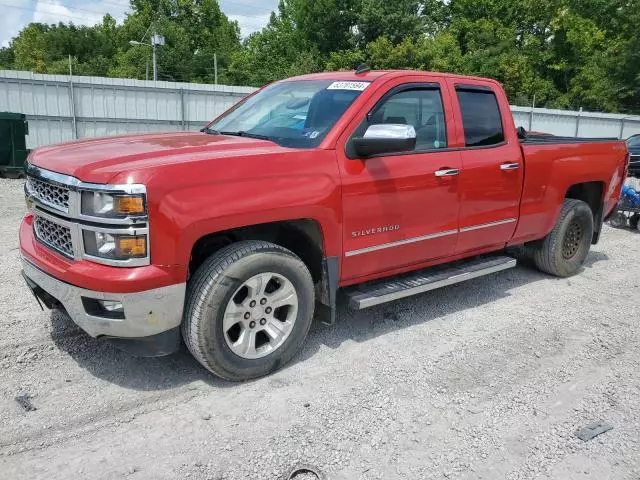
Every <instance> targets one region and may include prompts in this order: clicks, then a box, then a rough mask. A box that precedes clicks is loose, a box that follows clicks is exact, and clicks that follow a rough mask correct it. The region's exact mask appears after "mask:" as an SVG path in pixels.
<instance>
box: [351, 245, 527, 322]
mask: <svg viewBox="0 0 640 480" xmlns="http://www.w3.org/2000/svg"><path fill="white" fill-rule="evenodd" d="M515 266H516V259H515V258H512V257H506V256H491V257H486V256H485V257H477V258H474V259H472V260H467V261H463V262H455V263H454V264H451V265H443V266H442V267H433V268H429V269H425V270H420V271H418V272H414V273H411V274H408V275H403V276H401V277H393V278H392V279H390V280H383V281H376V282H370V283H366V284H363V285H360V286H359V287H358V288H357V289H356V290H354V291H351V292H349V293H347V295H348V296H349V306H350V307H351V308H353V309H356V310H362V309H363V308H368V307H373V306H374V305H379V304H381V303H386V302H391V301H393V300H398V299H399V298H405V297H410V296H411V295H416V294H418V293H423V292H428V291H429V290H435V289H436V288H440V287H446V286H447V285H453V284H454V283H460V282H464V281H465V280H471V279H472V278H477V277H482V276H484V275H489V274H490V273H495V272H500V271H502V270H507V269H509V268H513V267H515Z"/></svg>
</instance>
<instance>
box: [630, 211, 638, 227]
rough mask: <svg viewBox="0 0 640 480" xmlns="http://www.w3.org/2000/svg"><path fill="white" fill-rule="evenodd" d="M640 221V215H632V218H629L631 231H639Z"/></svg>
mask: <svg viewBox="0 0 640 480" xmlns="http://www.w3.org/2000/svg"><path fill="white" fill-rule="evenodd" d="M639 221H640V214H638V213H634V214H633V215H631V218H629V228H630V229H631V230H638V223H639Z"/></svg>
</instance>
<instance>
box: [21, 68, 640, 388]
mask: <svg viewBox="0 0 640 480" xmlns="http://www.w3.org/2000/svg"><path fill="white" fill-rule="evenodd" d="M627 164H628V153H627V148H626V146H625V143H624V142H623V141H617V140H615V139H592V140H584V139H574V138H559V137H553V136H548V135H535V136H533V135H530V136H528V135H527V134H526V132H524V130H522V129H519V130H517V129H516V127H515V126H514V123H513V118H512V115H511V112H510V109H509V104H508V103H507V98H506V96H505V93H504V91H503V89H502V88H501V86H500V84H499V83H497V82H495V81H493V80H488V79H481V78H473V77H466V76H456V75H445V74H440V73H424V72H413V71H366V70H365V71H356V72H339V73H321V74H315V75H306V76H301V77H296V78H292V79H288V80H283V81H280V82H276V83H273V84H271V85H269V86H267V87H265V88H263V89H261V90H259V91H257V92H256V93H254V94H252V95H250V96H249V97H247V98H245V99H243V100H242V101H241V102H240V103H238V104H237V105H236V106H234V107H233V108H231V109H230V110H228V111H227V112H225V113H223V114H222V115H221V116H219V117H218V118H217V119H216V120H214V121H213V122H212V123H211V124H209V125H208V126H207V127H206V128H204V129H203V130H202V131H201V132H197V133H165V134H149V135H134V136H121V137H112V138H98V139H88V140H81V141H75V142H70V143H65V144H61V145H56V146H52V147H45V148H39V149H37V150H36V151H34V152H32V153H31V155H30V157H29V159H28V165H27V167H26V173H27V182H26V185H25V193H26V197H27V204H28V206H29V213H28V214H27V215H26V216H25V217H24V220H23V221H22V225H21V227H20V250H21V258H22V268H23V274H24V277H25V279H26V280H27V283H28V285H29V286H30V288H31V289H32V291H33V292H34V293H35V295H36V297H37V299H38V300H39V301H40V302H42V303H44V304H46V305H47V306H48V307H49V308H64V309H65V310H66V311H67V312H68V313H69V315H70V317H71V318H72V319H73V321H74V322H76V323H77V324H78V325H79V326H80V327H81V328H82V329H84V330H85V331H86V332H87V333H88V334H90V335H92V336H94V337H99V338H103V339H105V340H109V341H111V342H113V343H115V344H116V345H117V346H119V347H121V348H125V349H127V350H129V351H131V352H134V353H136V354H139V355H166V354H169V353H172V352H174V351H175V350H176V349H178V348H179V346H180V342H181V337H182V338H183V339H184V342H185V343H186V345H187V347H188V349H189V350H190V351H191V353H192V354H193V355H194V356H195V357H196V358H197V359H198V361H200V362H201V363H202V365H204V366H205V367H206V368H207V369H209V370H210V371H212V372H213V373H215V374H217V375H219V376H221V377H223V378H226V379H230V380H245V379H249V378H254V377H258V376H261V375H265V374H268V373H269V372H272V371H274V370H276V369H278V368H279V367H281V366H282V365H284V364H285V363H286V362H287V361H289V360H290V359H291V358H292V357H293V355H294V354H295V353H296V351H297V350H298V349H299V347H300V346H301V344H302V342H303V340H304V338H305V336H306V335H307V332H308V330H309V327H310V325H311V321H312V318H313V317H314V312H317V313H318V315H319V316H322V317H323V318H324V319H325V320H326V321H327V322H333V321H334V320H335V311H336V293H337V291H338V290H339V289H343V290H344V292H345V294H346V295H348V296H349V298H350V302H351V305H352V307H354V308H365V307H369V306H372V305H376V304H380V303H383V302H387V301H391V300H395V299H398V298H402V297H406V296H408V295H413V294H416V293H420V292H425V291H428V290H431V289H433V288H437V287H441V286H445V285H450V284H452V283H456V282H459V281H462V280H467V279H470V278H474V277H479V276H481V275H485V274H489V273H492V272H496V271H499V270H503V269H506V268H510V267H513V266H514V265H515V259H514V258H513V257H511V256H509V255H506V254H505V250H507V251H508V249H509V248H510V247H514V248H517V249H518V251H520V252H521V253H522V254H523V255H525V256H527V257H529V258H530V259H531V260H532V261H533V263H534V264H535V265H536V266H537V267H538V268H539V269H540V270H542V271H544V272H547V273H549V274H552V275H558V276H568V275H572V274H574V273H576V272H578V271H579V270H580V268H581V264H582V263H583V261H584V260H585V257H586V256H587V253H588V251H589V247H590V245H591V244H592V243H596V242H597V241H598V238H599V235H600V232H601V227H602V223H603V220H604V219H605V217H606V216H607V215H608V214H609V213H610V212H611V211H612V209H613V208H614V206H615V205H616V202H617V200H618V197H619V194H620V189H621V185H622V183H623V179H624V178H625V176H626V170H627Z"/></svg>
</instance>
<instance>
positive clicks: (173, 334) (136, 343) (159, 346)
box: [98, 326, 182, 357]
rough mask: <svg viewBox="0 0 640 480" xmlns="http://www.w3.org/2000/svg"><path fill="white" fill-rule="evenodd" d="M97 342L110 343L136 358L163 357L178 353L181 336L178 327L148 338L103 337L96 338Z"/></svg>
mask: <svg viewBox="0 0 640 480" xmlns="http://www.w3.org/2000/svg"><path fill="white" fill-rule="evenodd" d="M98 340H102V341H105V342H107V343H110V344H111V345H113V346H114V347H116V348H118V349H119V350H124V351H125V352H127V353H130V354H131V355H135V356H136V357H164V356H166V355H171V354H172V353H175V352H176V351H178V349H179V348H180V342H181V341H182V336H181V335H180V327H179V326H178V327H175V328H172V329H171V330H167V331H165V332H162V333H157V334H156V335H150V336H148V337H138V338H123V337H109V336H106V335H103V336H101V337H98Z"/></svg>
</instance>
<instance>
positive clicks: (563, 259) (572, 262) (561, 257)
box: [532, 198, 593, 277]
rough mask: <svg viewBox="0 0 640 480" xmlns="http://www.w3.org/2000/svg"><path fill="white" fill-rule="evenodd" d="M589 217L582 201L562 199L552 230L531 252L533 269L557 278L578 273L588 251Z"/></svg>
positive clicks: (591, 216) (589, 236)
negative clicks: (534, 266)
mask: <svg viewBox="0 0 640 480" xmlns="http://www.w3.org/2000/svg"><path fill="white" fill-rule="evenodd" d="M592 237H593V213H592V212H591V208H590V207H589V205H587V204H586V203H585V202H583V201H582V200H574V199H570V198H568V199H565V201H564V203H563V204H562V208H561V209H560V216H559V217H558V221H557V222H556V225H555V226H554V227H553V230H551V232H550V233H549V235H547V236H546V237H545V238H544V239H543V240H542V243H541V245H539V246H537V247H535V248H533V249H532V257H533V261H534V263H535V265H536V267H537V268H538V269H539V270H542V271H543V272H546V273H549V274H551V275H555V276H557V277H569V276H571V275H574V274H575V273H577V272H578V270H580V267H581V266H582V264H583V263H584V260H585V259H586V258H587V254H588V253H589V248H590V247H591V239H592Z"/></svg>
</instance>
